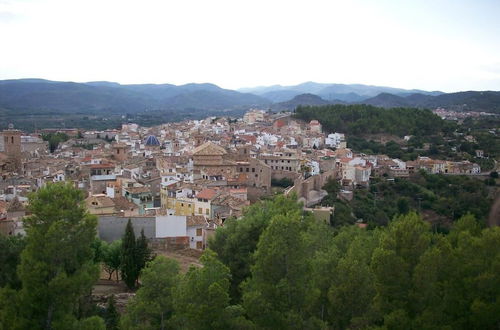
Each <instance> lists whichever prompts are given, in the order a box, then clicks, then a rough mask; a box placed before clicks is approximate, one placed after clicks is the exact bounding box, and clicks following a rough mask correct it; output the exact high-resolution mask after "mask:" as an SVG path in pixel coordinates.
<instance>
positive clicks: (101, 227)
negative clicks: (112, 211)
mask: <svg viewBox="0 0 500 330" xmlns="http://www.w3.org/2000/svg"><path fill="white" fill-rule="evenodd" d="M128 219H130V221H131V222H132V226H133V227H134V233H135V236H136V237H139V236H140V235H141V230H142V229H144V235H145V236H146V238H148V239H152V238H155V237H156V220H155V217H119V216H99V217H98V224H97V230H98V235H99V238H100V239H102V240H103V241H106V242H113V241H115V240H118V239H121V238H122V237H123V234H124V233H125V227H126V226H127V222H128Z"/></svg>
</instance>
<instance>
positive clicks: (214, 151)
mask: <svg viewBox="0 0 500 330" xmlns="http://www.w3.org/2000/svg"><path fill="white" fill-rule="evenodd" d="M226 153H227V152H226V150H225V149H224V148H222V147H220V146H218V145H216V144H214V143H212V142H210V141H209V142H205V143H203V144H202V145H201V146H199V147H196V148H195V149H194V150H193V155H198V156H205V155H208V156H213V155H218V156H221V155H225V154H226Z"/></svg>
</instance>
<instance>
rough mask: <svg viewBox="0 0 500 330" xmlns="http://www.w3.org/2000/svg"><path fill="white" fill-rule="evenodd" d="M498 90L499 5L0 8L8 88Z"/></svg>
mask: <svg viewBox="0 0 500 330" xmlns="http://www.w3.org/2000/svg"><path fill="white" fill-rule="evenodd" d="M17 78H44V79H50V80H59V81H76V82H86V81H102V80H106V81H115V82H119V83H122V84H127V83H172V84H176V85H179V84H185V83H190V82H197V83H203V82H210V83H214V84H217V85H219V86H221V87H224V88H231V89H237V88H240V87H252V86H266V85H274V84H281V85H294V84H298V83H302V82H306V81H315V82H321V83H345V84H351V83H360V84H368V85H379V86H391V87H399V88H408V89H411V88H418V89H424V90H440V91H444V92H454V91H464V90H500V1H499V0H443V1H441V0H432V1H427V0H415V1H405V0H401V1H397V0H393V1H385V0H373V1H363V0H353V1H335V0H326V1H320V0H304V1H294V0H285V1H280V0H252V1H246V0H163V1H150V0H141V1H127V0H118V1H115V0H83V1H81V0H0V79H17Z"/></svg>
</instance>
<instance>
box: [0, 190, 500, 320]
mask: <svg viewBox="0 0 500 330" xmlns="http://www.w3.org/2000/svg"><path fill="white" fill-rule="evenodd" d="M30 210H31V211H32V214H33V215H32V216H31V217H30V218H29V219H28V220H27V222H26V224H27V236H26V237H25V238H23V239H21V238H5V237H0V245H1V246H2V250H1V252H0V253H1V254H0V256H1V260H2V261H4V262H5V263H4V265H6V267H2V270H1V272H0V274H1V277H0V279H1V280H2V283H0V285H1V286H2V287H3V288H1V289H0V329H26V328H30V329H106V328H107V329H118V328H119V329H290V328H293V329H360V328H369V329H497V328H498V327H499V325H500V276H499V274H500V268H499V267H500V228H498V227H495V228H485V227H484V226H483V225H482V222H480V221H477V220H476V218H475V217H474V215H472V214H465V215H463V216H461V217H460V218H459V219H458V220H457V221H456V222H454V223H453V225H452V226H451V228H450V231H449V233H447V234H444V233H440V232H437V231H435V230H433V229H432V227H431V226H430V225H429V224H428V223H427V222H424V221H423V220H422V219H421V217H420V215H419V214H418V213H415V212H414V211H411V210H410V208H405V207H401V208H400V210H399V211H398V213H397V214H396V215H395V216H394V217H393V218H392V219H391V220H390V221H389V223H388V225H387V226H384V227H376V228H375V229H373V230H372V229H369V228H359V227H357V226H356V225H346V226H341V227H332V226H330V224H326V223H323V222H318V221H317V220H315V218H314V217H313V216H312V215H311V214H310V213H307V212H304V211H303V210H302V206H301V205H300V204H298V203H297V202H296V199H295V198H294V197H285V196H282V195H278V196H276V197H274V198H272V199H270V200H265V201H261V202H259V203H257V204H254V205H252V206H250V207H248V208H247V209H246V211H245V214H244V216H243V218H242V219H239V220H236V219H229V220H227V222H226V223H225V225H224V226H223V227H221V228H218V229H217V231H216V234H215V236H214V237H213V239H212V240H211V241H210V248H211V250H207V251H205V253H204V255H203V256H202V258H201V260H200V261H201V264H202V266H200V267H195V266H192V267H191V268H190V269H189V271H187V273H182V272H181V271H180V267H179V264H178V263H177V261H175V260H172V259H168V258H165V257H162V256H158V257H156V258H150V257H148V258H149V260H151V259H152V260H151V261H147V262H146V263H145V264H144V265H139V264H140V263H141V262H145V261H146V259H144V258H142V259H141V258H138V257H140V255H141V254H142V253H139V251H143V252H144V251H145V250H144V249H143V248H141V246H143V244H144V242H143V240H142V239H141V237H139V238H138V239H135V238H134V237H133V236H131V234H130V233H131V232H132V233H133V231H131V230H130V228H129V229H127V232H128V233H125V235H124V237H123V239H122V241H121V242H120V243H118V244H115V246H116V248H112V249H108V252H106V253H104V254H107V253H110V252H109V251H111V250H113V249H114V250H118V251H121V252H118V255H120V253H121V254H122V257H121V260H122V262H123V263H125V264H126V266H121V267H120V268H119V269H120V270H119V271H120V272H121V273H122V274H123V273H127V274H128V275H126V276H132V275H133V277H132V278H130V279H129V284H130V285H129V286H130V287H133V288H135V286H136V285H139V286H138V289H137V291H136V295H135V297H133V298H132V299H131V300H130V301H129V303H128V305H127V307H126V310H125V312H124V313H123V314H122V315H119V313H117V312H116V307H115V305H114V300H113V298H112V296H111V298H110V300H109V302H108V305H107V307H106V310H104V311H102V310H101V311H99V310H98V309H96V308H92V304H91V303H90V302H89V300H88V297H89V293H90V288H91V286H92V284H93V283H95V281H96V279H97V269H98V266H99V265H100V263H101V261H100V260H101V258H100V257H98V255H99V254H102V253H100V252H99V251H102V250H101V249H100V248H96V244H95V234H96V232H95V231H96V222H95V218H94V217H92V216H90V215H88V214H87V213H86V212H85V210H84V208H83V207H82V196H81V194H80V193H79V192H78V191H76V190H74V188H71V187H69V186H64V185H59V184H54V185H51V186H49V187H47V188H43V189H41V190H40V191H39V192H38V193H36V194H34V195H32V196H31V198H30ZM127 242H128V243H127ZM120 246H121V248H120ZM101 257H102V258H104V259H106V258H107V257H105V256H101ZM118 259H120V258H118ZM141 260H142V261H141ZM138 261H140V262H138ZM139 269H140V274H138V273H137V271H138V270H139ZM131 274H132V275H131ZM136 276H138V278H139V281H137V277H136Z"/></svg>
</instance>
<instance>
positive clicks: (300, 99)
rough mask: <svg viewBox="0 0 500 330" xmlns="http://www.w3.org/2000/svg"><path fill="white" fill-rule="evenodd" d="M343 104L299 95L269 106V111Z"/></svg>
mask: <svg viewBox="0 0 500 330" xmlns="http://www.w3.org/2000/svg"><path fill="white" fill-rule="evenodd" d="M343 103H345V102H342V101H339V100H335V101H327V100H324V99H322V98H321V97H319V96H317V95H314V94H300V95H297V96H295V97H294V98H293V99H291V100H289V101H286V102H280V103H275V104H273V105H272V106H271V109H273V110H275V111H282V110H289V111H291V110H294V109H295V108H297V107H298V106H299V105H327V104H343Z"/></svg>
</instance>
